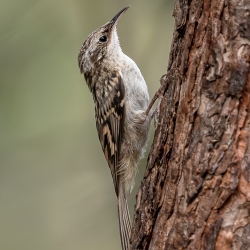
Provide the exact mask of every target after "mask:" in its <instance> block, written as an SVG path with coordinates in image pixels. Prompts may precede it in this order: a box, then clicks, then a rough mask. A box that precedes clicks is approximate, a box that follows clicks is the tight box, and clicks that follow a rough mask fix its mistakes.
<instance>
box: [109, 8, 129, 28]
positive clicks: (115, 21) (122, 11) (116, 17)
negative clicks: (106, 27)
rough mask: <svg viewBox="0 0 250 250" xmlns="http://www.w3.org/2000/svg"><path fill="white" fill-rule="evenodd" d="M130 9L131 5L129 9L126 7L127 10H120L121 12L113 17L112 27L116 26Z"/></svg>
mask: <svg viewBox="0 0 250 250" xmlns="http://www.w3.org/2000/svg"><path fill="white" fill-rule="evenodd" d="M129 7H130V5H129V6H127V7H125V8H123V9H122V10H120V11H119V12H118V13H117V14H116V15H115V16H114V17H113V19H112V20H111V21H110V23H111V24H112V26H116V24H117V22H118V20H119V19H120V17H121V16H122V14H123V13H125V12H126V10H127V9H128V8H129Z"/></svg>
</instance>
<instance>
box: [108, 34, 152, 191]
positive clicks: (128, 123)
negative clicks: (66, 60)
mask: <svg viewBox="0 0 250 250" xmlns="http://www.w3.org/2000/svg"><path fill="white" fill-rule="evenodd" d="M111 42H112V43H113V44H112V46H109V48H112V49H114V51H115V52H116V53H114V51H113V53H110V54H112V55H114V58H113V62H114V61H115V62H117V69H122V71H121V72H120V74H121V76H122V79H123V84H124V86H125V94H126V95H125V98H126V100H125V118H124V130H123V138H122V144H121V152H120V161H119V162H120V165H119V174H121V175H122V177H123V182H124V184H125V191H126V193H127V194H128V193H130V192H131V191H132V189H133V186H134V179H135V175H136V173H137V164H138V161H139V159H141V158H143V156H144V153H145V147H146V142H147V138H148V130H149V125H150V118H149V117H147V119H146V121H145V122H143V120H145V118H146V117H145V111H146V109H147V107H148V105H149V101H150V100H149V94H148V88H147V85H146V82H145V80H144V78H143V76H142V74H141V72H140V70H139V68H138V67H137V65H136V63H135V62H134V61H133V60H132V59H131V58H129V57H128V56H127V55H125V54H124V53H123V52H122V50H121V48H120V44H119V41H118V36H117V33H116V31H115V32H114V33H113V38H112V41H111ZM118 47H119V48H118Z"/></svg>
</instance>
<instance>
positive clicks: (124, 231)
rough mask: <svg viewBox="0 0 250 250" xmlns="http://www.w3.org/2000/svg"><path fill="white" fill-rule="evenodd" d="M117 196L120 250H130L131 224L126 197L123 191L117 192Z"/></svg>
mask: <svg viewBox="0 0 250 250" xmlns="http://www.w3.org/2000/svg"><path fill="white" fill-rule="evenodd" d="M119 191H120V192H119V195H118V215H119V226H120V236H121V244H122V250H130V244H129V239H130V234H131V222H130V215H129V209H128V203H127V197H126V195H125V193H124V191H123V190H119Z"/></svg>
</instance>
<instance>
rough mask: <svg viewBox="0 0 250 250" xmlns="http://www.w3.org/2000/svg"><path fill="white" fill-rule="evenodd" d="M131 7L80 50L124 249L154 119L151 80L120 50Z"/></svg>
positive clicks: (81, 69) (126, 248) (86, 42)
mask: <svg viewBox="0 0 250 250" xmlns="http://www.w3.org/2000/svg"><path fill="white" fill-rule="evenodd" d="M129 7H130V6H128V7H125V8H124V9H122V10H121V11H120V12H118V13H117V14H116V15H115V16H114V18H113V19H112V20H111V21H110V22H108V23H106V24H104V25H102V26H101V27H100V28H98V29H96V30H95V31H94V32H92V33H91V34H90V35H89V36H88V37H87V39H86V40H85V41H84V43H83V45H82V47H81V49H80V52H79V55H78V64H79V68H80V71H81V73H82V74H83V75H84V77H85V80H86V83H87V85H88V87H89V89H90V91H91V92H92V94H93V99H94V104H95V118H96V127H97V131H98V136H99V140H100V142H101V146H102V149H103V152H104V155H105V157H106V160H107V162H108V165H109V167H110V171H111V174H112V177H113V182H114V187H115V192H116V195H117V199H118V216H119V225H120V236H121V244H122V249H123V250H128V249H130V243H129V239H130V233H131V222H130V216H129V209H128V204H127V196H128V194H129V193H130V192H131V190H132V188H133V186H134V179H135V175H136V172H137V164H138V161H139V159H140V158H142V157H143V154H144V151H145V144H146V141H147V137H148V131H149V126H150V120H151V117H150V116H148V115H147V114H146V112H145V111H146V110H147V108H148V105H149V94H148V89H147V85H146V83H145V81H144V78H143V76H142V74H141V72H140V70H139V68H138V67H137V65H136V64H135V62H134V61H133V60H132V59H130V58H129V57H128V56H126V55H125V54H124V53H123V52H122V49H121V47H120V43H119V39H118V35H117V31H116V25H117V22H118V20H119V18H120V17H121V16H122V14H123V13H124V12H125V11H126V10H127V9H128V8H129ZM147 113H148V112H147Z"/></svg>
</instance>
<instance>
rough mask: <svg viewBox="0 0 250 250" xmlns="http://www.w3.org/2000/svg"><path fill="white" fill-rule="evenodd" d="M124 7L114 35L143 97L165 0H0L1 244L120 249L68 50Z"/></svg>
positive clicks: (169, 28)
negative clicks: (141, 83)
mask: <svg viewBox="0 0 250 250" xmlns="http://www.w3.org/2000/svg"><path fill="white" fill-rule="evenodd" d="M129 4H131V5H132V7H131V8H130V9H129V11H127V13H126V14H125V15H124V16H123V17H122V18H121V20H120V22H119V24H118V34H119V37H120V42H121V46H122V49H123V51H124V52H125V53H126V54H127V55H128V56H130V57H131V58H132V59H133V60H134V61H135V62H136V63H137V65H138V66H139V68H140V69H141V71H142V74H143V75H144V77H145V80H146V82H147V84H148V87H149V92H150V96H151V97H152V95H153V94H154V92H155V91H156V90H157V88H158V87H159V79H160V77H161V75H163V74H164V73H165V72H166V68H167V60H168V53H169V48H170V44H171V40H172V32H173V26H174V20H173V18H172V12H173V5H174V1H171V0H158V1H152V0H137V1H132V0H131V1H121V0H106V1H101V0H99V1H98V0H91V1H87V0H82V1H80V0H72V1H63V0H52V1H51V0H44V1H41V0H40V1H39V0H38V1H31V0H22V1H18V0H12V1H9V0H1V4H0V6H1V8H0V9H1V10H0V12H1V14H0V23H1V25H0V39H1V42H0V44H1V47H0V52H1V58H0V62H1V67H0V135H1V139H0V153H1V155H0V249H1V250H45V249H46V250H57V249H58V250H59V249H60V250H80V249H81V250H83V249H87V250H97V249H103V250H113V249H120V240H119V230H118V220H117V210H116V209H117V208H116V197H115V193H114V189H113V183H112V179H111V175H110V172H109V168H108V166H107V163H106V161H105V158H104V156H103V153H102V151H101V146H100V145H99V141H98V137H97V133H96V128H95V121H94V106H93V101H92V96H91V94H90V93H89V90H88V88H87V85H86V84H85V81H84V78H83V76H82V75H80V73H79V69H78V65H77V55H78V51H79V48H80V46H81V44H82V42H83V41H84V40H85V38H86V37H87V36H88V34H89V33H90V32H92V31H93V30H94V29H96V28H98V27H99V26H101V25H102V24H104V23H106V22H107V21H109V20H110V19H111V18H112V17H113V16H114V15H115V14H116V13H117V12H118V11H119V10H120V9H122V8H123V7H125V6H127V5H129ZM153 131H154V127H153V126H152V128H151V140H152V137H153ZM150 144H151V142H149V146H148V148H150ZM146 156H147V155H146ZM145 165H146V159H144V161H142V162H141V164H140V172H139V175H138V176H137V182H136V186H135V189H134V191H133V193H132V195H131V196H130V197H129V205H130V210H131V214H132V213H133V209H134V203H135V195H136V191H137V189H138V186H139V184H140V180H141V178H142V176H143V172H144V169H145Z"/></svg>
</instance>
